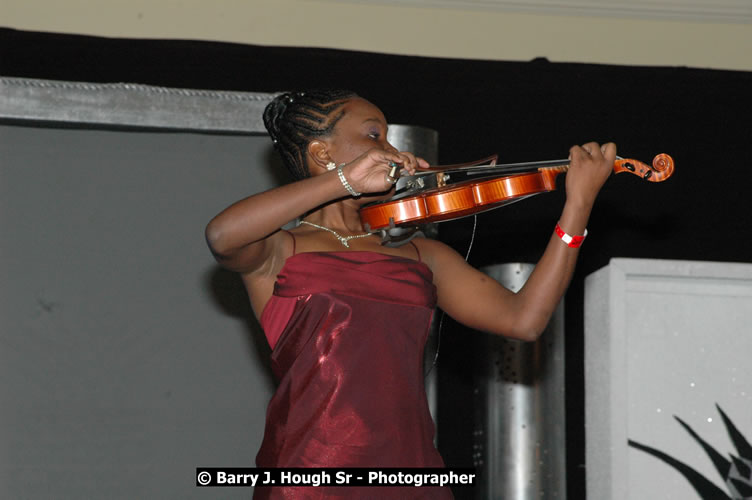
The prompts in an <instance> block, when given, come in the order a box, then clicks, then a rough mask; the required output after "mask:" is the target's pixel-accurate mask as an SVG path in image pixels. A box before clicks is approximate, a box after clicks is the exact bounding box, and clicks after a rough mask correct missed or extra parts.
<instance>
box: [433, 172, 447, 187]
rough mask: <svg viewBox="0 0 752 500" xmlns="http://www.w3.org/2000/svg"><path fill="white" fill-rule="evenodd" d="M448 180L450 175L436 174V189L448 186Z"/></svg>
mask: <svg viewBox="0 0 752 500" xmlns="http://www.w3.org/2000/svg"><path fill="white" fill-rule="evenodd" d="M447 180H449V174H445V173H443V172H439V173H437V174H436V187H444V186H446V183H447Z"/></svg>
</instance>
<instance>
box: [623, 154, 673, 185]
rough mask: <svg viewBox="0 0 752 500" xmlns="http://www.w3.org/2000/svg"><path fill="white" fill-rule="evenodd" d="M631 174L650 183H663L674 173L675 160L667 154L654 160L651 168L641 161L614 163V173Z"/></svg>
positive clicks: (657, 156) (628, 159)
mask: <svg viewBox="0 0 752 500" xmlns="http://www.w3.org/2000/svg"><path fill="white" fill-rule="evenodd" d="M622 172H629V173H630V174H634V175H637V176H639V177H641V178H642V179H643V180H646V181H649V182H662V181H665V180H666V179H668V178H669V177H671V175H673V173H674V159H673V158H671V157H670V156H669V155H667V154H665V153H661V154H659V155H656V157H655V158H653V165H652V166H649V165H647V164H645V163H643V162H641V161H639V160H633V159H630V158H619V159H618V160H616V161H615V162H614V173H616V174H620V173H622Z"/></svg>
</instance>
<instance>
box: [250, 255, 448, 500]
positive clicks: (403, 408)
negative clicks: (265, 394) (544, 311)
mask: <svg viewBox="0 0 752 500" xmlns="http://www.w3.org/2000/svg"><path fill="white" fill-rule="evenodd" d="M416 250H417V247H416ZM432 277H433V275H432V273H431V270H430V269H429V268H428V266H426V265H425V264H424V263H423V262H420V261H418V260H413V259H410V258H404V257H396V256H390V255H383V254H379V253H375V252H363V251H343V252H307V253H299V254H293V255H292V256H291V257H289V258H288V259H287V260H286V262H285V264H284V265H283V267H282V270H281V271H280V273H279V275H278V276H277V282H276V283H275V286H274V293H273V295H272V297H271V299H270V300H269V302H268V304H267V305H266V307H265V309H264V311H263V313H262V315H261V320H260V322H261V325H262V327H263V328H264V331H265V333H266V335H267V339H268V340H269V343H270V345H271V346H272V349H273V351H272V354H271V357H272V369H273V371H274V373H275V375H276V376H277V378H278V380H279V381H280V382H279V387H278V388H277V391H276V393H275V394H274V396H273V397H272V399H271V402H270V403H269V407H268V409H267V414H266V429H265V433H264V440H263V443H262V445H261V449H260V450H259V452H258V455H257V456H256V465H257V466H258V467H338V468H339V467H443V466H444V463H443V461H442V459H441V456H440V455H439V453H438V451H437V450H436V448H435V446H434V444H433V437H434V424H433V421H432V419H431V415H430V413H429V409H428V403H427V400H426V393H425V389H424V385H423V379H424V375H423V348H424V345H425V342H426V338H427V335H428V331H429V326H430V323H431V317H432V315H433V310H434V307H435V305H436V289H435V287H434V285H433V282H432ZM266 498H273V499H276V498H281V499H328V498H347V499H365V498H369V499H371V498H376V499H397V498H399V499H413V498H431V499H451V498H452V494H451V490H450V489H449V488H433V487H373V488H372V487H317V488H313V487H256V488H255V491H254V499H266Z"/></svg>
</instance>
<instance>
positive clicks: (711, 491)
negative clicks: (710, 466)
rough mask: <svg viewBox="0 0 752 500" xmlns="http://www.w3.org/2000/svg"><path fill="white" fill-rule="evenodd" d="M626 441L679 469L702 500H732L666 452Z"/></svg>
mask: <svg viewBox="0 0 752 500" xmlns="http://www.w3.org/2000/svg"><path fill="white" fill-rule="evenodd" d="M628 443H629V446H632V447H633V448H637V449H638V450H642V451H644V452H645V453H648V454H650V455H653V456H654V457H656V458H658V459H660V460H663V461H664V462H666V463H667V464H669V465H670V466H672V467H673V468H674V469H676V470H677V471H679V473H680V474H681V475H683V476H684V477H685V478H686V479H687V481H689V483H690V484H691V485H692V487H693V488H694V489H695V491H696V492H697V493H698V494H699V495H700V498H702V499H703V500H732V499H731V497H730V496H728V495H727V494H726V493H724V491H723V490H722V489H720V488H719V487H718V486H716V485H715V484H714V483H713V482H712V481H710V480H709V479H707V478H705V476H703V475H702V474H700V473H699V472H697V471H696V470H695V469H693V468H692V467H690V466H689V465H687V464H685V463H684V462H680V461H679V460H677V459H675V458H673V457H671V456H669V455H667V454H666V453H663V452H662V451H659V450H657V449H655V448H651V447H650V446H646V445H644V444H640V443H638V442H637V441H633V440H631V439H630V440H629V441H628Z"/></svg>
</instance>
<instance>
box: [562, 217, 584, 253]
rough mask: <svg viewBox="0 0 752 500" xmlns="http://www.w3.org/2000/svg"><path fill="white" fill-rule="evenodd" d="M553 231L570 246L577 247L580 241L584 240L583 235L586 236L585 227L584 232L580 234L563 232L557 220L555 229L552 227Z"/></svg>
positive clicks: (580, 243)
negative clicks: (574, 234) (573, 234)
mask: <svg viewBox="0 0 752 500" xmlns="http://www.w3.org/2000/svg"><path fill="white" fill-rule="evenodd" d="M554 231H555V232H556V236H558V237H559V238H561V241H563V242H564V243H566V244H567V246H569V247H572V248H579V247H580V245H582V242H583V241H585V237H586V236H587V229H585V233H584V234H583V235H582V236H572V235H569V234H567V233H565V232H564V230H563V229H562V228H561V226H560V225H559V223H558V222H557V223H556V229H554Z"/></svg>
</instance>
